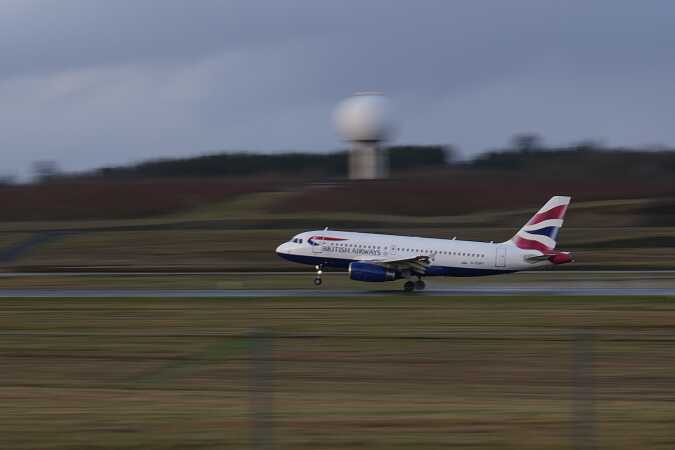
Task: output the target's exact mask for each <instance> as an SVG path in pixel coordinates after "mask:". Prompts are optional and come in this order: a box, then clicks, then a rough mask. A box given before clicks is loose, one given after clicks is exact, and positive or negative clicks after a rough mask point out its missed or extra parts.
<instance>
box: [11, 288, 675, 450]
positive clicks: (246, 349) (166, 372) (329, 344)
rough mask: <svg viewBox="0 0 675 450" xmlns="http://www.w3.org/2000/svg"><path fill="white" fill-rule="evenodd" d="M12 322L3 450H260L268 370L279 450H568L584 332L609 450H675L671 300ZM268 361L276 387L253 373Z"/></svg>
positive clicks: (312, 303) (63, 309) (414, 303)
mask: <svg viewBox="0 0 675 450" xmlns="http://www.w3.org/2000/svg"><path fill="white" fill-rule="evenodd" d="M0 310H2V314H1V315H0V330H2V335H3V339H2V340H1V341H0V361H2V370H1V371H0V402H2V405H3V407H2V408H1V409H0V423H2V433H0V448H8V449H34V448H41V449H73V448H75V449H85V448H95V449H141V448H143V449H148V450H154V449H157V450H160V449H177V448H193V449H215V448H219V449H220V448H233V449H234V448H237V449H241V448H250V447H249V433H250V432H251V424H252V422H251V409H250V408H251V390H257V389H260V388H261V387H262V386H263V385H262V384H257V383H256V382H255V381H254V380H253V379H252V378H251V376H250V375H251V373H252V371H251V370H252V368H253V367H263V369H261V370H263V374H267V376H269V377H271V380H272V385H271V386H272V388H273V395H272V396H271V405H272V410H271V411H267V413H269V414H271V416H270V417H271V420H272V427H273V430H274V438H275V442H276V446H275V447H274V448H280V449H298V448H312V449H350V450H354V449H369V450H370V449H421V450H426V449H429V450H431V449H438V448H448V447H459V448H466V447H470V448H477V449H514V448H518V449H538V450H539V449H566V448H570V446H571V437H572V434H573V428H572V424H571V419H573V411H574V403H573V402H574V400H573V399H574V398H575V394H574V392H575V391H574V384H573V381H572V380H573V377H572V372H571V368H572V366H573V361H574V352H575V351H578V350H579V348H580V347H579V346H578V345H577V344H575V339H576V338H575V336H577V334H578V332H577V330H579V329H586V330H592V333H593V335H594V336H595V338H594V341H593V346H592V348H593V361H594V363H593V376H594V396H595V399H596V400H595V403H594V405H593V406H594V411H595V418H596V420H597V423H596V427H595V429H596V433H597V439H598V443H599V447H601V448H612V449H619V450H621V449H646V448H649V449H670V448H672V446H673V439H674V438H673V433H672V430H673V424H675V408H673V405H672V399H673V398H674V397H673V396H675V382H674V381H673V380H675V346H674V345H673V344H674V343H675V334H674V332H673V330H674V329H675V300H673V299H672V298H652V297H650V298H639V297H635V298H620V299H612V298H608V297H605V298H583V297H581V298H555V297H553V298H542V297H525V298H523V297H518V298H509V297H506V298H505V297H499V298H491V297H485V298H475V297H474V298H456V297H453V298H427V297H410V296H403V295H393V296H391V297H378V298H350V299H317V298H307V299H302V298H298V299H210V300H205V299H191V298H185V299H157V298H148V299H34V300H32V299H3V300H0ZM254 330H268V333H271V336H272V338H270V339H268V340H264V341H262V340H258V341H256V340H254V339H253V338H252V335H251V332H252V331H254ZM269 335H270V334H268V336H269ZM264 343H267V344H264ZM260 345H269V351H270V352H271V355H272V356H273V360H274V361H273V363H272V364H271V365H269V367H270V369H269V370H268V371H267V370H265V369H264V365H263V366H256V365H255V364H256V363H254V362H253V359H252V358H253V355H255V354H257V353H255V349H256V348H260V347H256V346H260Z"/></svg>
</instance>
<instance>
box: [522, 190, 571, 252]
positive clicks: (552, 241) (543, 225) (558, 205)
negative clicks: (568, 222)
mask: <svg viewBox="0 0 675 450" xmlns="http://www.w3.org/2000/svg"><path fill="white" fill-rule="evenodd" d="M570 200H571V198H570V197H564V196H560V195H559V196H556V197H552V198H551V199H550V200H549V201H548V202H546V204H545V205H544V206H543V207H542V208H541V209H540V210H539V211H537V214H535V215H534V216H532V218H531V219H530V220H529V221H528V222H527V223H526V224H525V226H523V228H521V229H520V230H519V231H518V232H517V233H516V235H515V236H513V237H512V238H511V240H510V241H509V242H510V243H512V244H513V245H515V246H516V247H518V248H520V249H523V250H539V251H541V252H550V251H552V250H554V249H555V246H556V240H557V239H558V233H559V232H560V228H561V227H562V225H563V218H564V217H565V211H567V207H568V206H569V204H570Z"/></svg>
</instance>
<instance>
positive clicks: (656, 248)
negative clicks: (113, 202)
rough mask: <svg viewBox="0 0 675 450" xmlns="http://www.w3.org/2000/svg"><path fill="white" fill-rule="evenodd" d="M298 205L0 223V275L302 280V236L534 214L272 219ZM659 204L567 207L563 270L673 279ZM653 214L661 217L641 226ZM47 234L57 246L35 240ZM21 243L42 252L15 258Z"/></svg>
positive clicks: (451, 233)
mask: <svg viewBox="0 0 675 450" xmlns="http://www.w3.org/2000/svg"><path fill="white" fill-rule="evenodd" d="M310 189H312V188H310ZM316 189H319V190H320V189H321V188H316ZM299 195H300V194H299V193H298V192H293V191H284V192H262V193H254V194H246V195H240V196H237V197H236V198H234V199H232V200H228V201H223V202H216V203H209V204H208V205H205V206H199V207H196V208H195V209H192V210H189V211H186V212H184V213H175V214H170V215H166V216H161V217H153V218H137V219H119V220H96V221H94V220H86V221H61V222H53V221H52V222H44V221H34V222H4V223H2V224H0V255H2V254H3V253H5V254H7V253H9V254H12V255H14V256H15V257H14V258H12V259H5V260H2V261H0V270H6V271H13V270H18V271H53V270H72V271H77V270H99V269H100V270H127V271H139V270H141V271H142V270H165V271H170V270H179V271H180V270H197V271H208V270H211V271H252V270H305V269H304V268H303V267H302V266H299V265H295V264H291V263H288V262H286V261H284V260H282V259H280V258H278V257H277V255H276V254H275V253H274V249H275V248H276V247H277V245H279V244H280V243H281V242H284V241H286V240H288V239H289V238H290V237H292V236H293V235H294V234H296V233H299V232H301V231H306V230H310V229H318V228H323V227H325V226H328V227H330V228H331V229H348V230H355V231H367V232H376V233H389V234H403V235H417V236H427V237H437V238H451V237H455V236H456V237H457V238H458V239H465V240H483V241H490V240H494V241H495V242H501V241H503V240H507V239H509V238H510V237H511V236H513V234H514V233H515V231H516V230H517V229H518V228H519V227H520V226H521V225H522V224H523V223H524V222H525V221H526V220H527V219H528V218H529V217H530V216H531V215H532V214H533V212H534V211H535V210H536V207H537V206H540V205H534V207H533V209H508V210H486V211H481V212H475V213H470V214H463V215H457V216H434V217H416V216H402V215H396V214H364V213H356V212H316V213H315V212H307V213H297V212H295V213H290V212H284V211H282V212H275V209H274V208H275V207H276V206H278V205H279V204H280V203H283V202H288V201H293V199H295V200H298V199H299V197H298V196H299ZM665 201H671V202H672V199H669V200H668V199H666V200H664V199H624V200H607V201H590V202H573V203H572V206H571V208H570V211H569V213H568V217H567V219H566V223H565V227H564V229H563V230H562V232H561V235H560V248H562V249H564V250H570V251H572V252H574V254H575V257H576V258H575V259H576V263H575V264H574V265H569V266H566V267H563V268H562V269H563V270H568V269H569V268H572V267H575V268H598V269H607V268H622V269H631V268H633V269H675V258H673V256H672V255H673V249H675V227H673V226H656V225H654V224H653V223H657V222H659V220H661V221H663V222H664V223H669V222H668V220H669V219H667V217H670V216H668V214H666V213H667V212H668V211H670V210H668V209H663V211H662V209H659V208H660V206H659V205H661V204H662V203H663V202H665ZM649 208H652V209H657V210H658V211H662V212H663V214H661V215H658V214H657V215H651V216H645V215H644V214H643V212H644V211H645V210H647V209H649ZM652 222H653V223H652ZM49 233H51V234H52V235H56V237H54V238H52V239H48V240H43V239H41V238H40V237H41V236H43V235H45V234H49ZM22 241H24V242H37V243H38V244H35V245H26V246H25V248H23V249H22V251H20V252H12V251H11V249H12V247H13V246H16V245H19V246H20V244H21V242H22Z"/></svg>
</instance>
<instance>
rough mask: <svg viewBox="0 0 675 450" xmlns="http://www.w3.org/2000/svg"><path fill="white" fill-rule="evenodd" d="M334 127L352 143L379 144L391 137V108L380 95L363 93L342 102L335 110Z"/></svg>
mask: <svg viewBox="0 0 675 450" xmlns="http://www.w3.org/2000/svg"><path fill="white" fill-rule="evenodd" d="M335 125H336V127H337V129H338V131H339V132H340V134H341V135H342V136H343V137H344V138H345V139H346V140H348V141H352V142H380V141H383V140H386V139H387V138H389V137H390V136H391V133H392V131H393V128H394V127H393V121H392V114H391V107H390V105H389V102H388V100H387V99H386V97H384V96H383V95H380V94H374V93H363V94H356V95H353V96H351V97H349V98H347V99H346V100H343V101H342V102H341V103H340V104H339V105H338V107H337V108H336V109H335Z"/></svg>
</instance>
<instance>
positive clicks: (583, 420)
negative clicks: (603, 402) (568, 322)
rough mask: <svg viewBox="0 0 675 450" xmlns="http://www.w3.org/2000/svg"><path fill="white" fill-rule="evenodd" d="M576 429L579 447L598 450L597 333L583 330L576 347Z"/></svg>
mask: <svg viewBox="0 0 675 450" xmlns="http://www.w3.org/2000/svg"><path fill="white" fill-rule="evenodd" d="M572 390H573V398H572V408H573V411H572V414H573V417H572V429H571V433H572V436H571V441H572V443H573V448H574V449H575V450H595V448H596V442H595V439H596V438H595V411H594V401H593V400H594V399H593V333H592V331H591V330H586V329H580V330H576V332H575V333H574V340H573V349H572Z"/></svg>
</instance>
